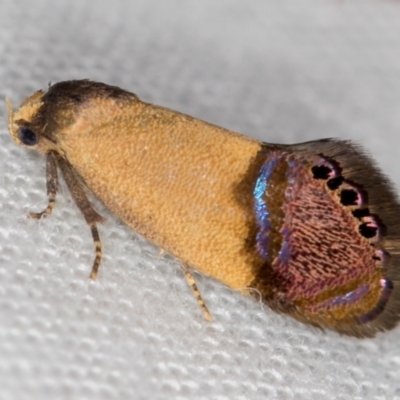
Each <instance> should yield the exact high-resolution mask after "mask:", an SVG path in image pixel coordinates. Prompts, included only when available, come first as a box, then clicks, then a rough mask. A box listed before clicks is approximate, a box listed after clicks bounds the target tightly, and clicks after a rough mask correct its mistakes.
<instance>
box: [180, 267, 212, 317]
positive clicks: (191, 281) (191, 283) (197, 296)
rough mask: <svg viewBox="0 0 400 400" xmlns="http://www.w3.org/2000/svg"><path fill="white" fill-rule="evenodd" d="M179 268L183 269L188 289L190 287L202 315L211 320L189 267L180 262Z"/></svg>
mask: <svg viewBox="0 0 400 400" xmlns="http://www.w3.org/2000/svg"><path fill="white" fill-rule="evenodd" d="M181 268H182V271H183V274H184V275H185V278H186V281H187V283H188V284H189V286H190V289H192V293H193V296H194V297H195V299H196V301H197V304H198V305H199V307H200V310H201V313H202V314H203V317H204V319H205V320H207V321H212V317H211V314H210V311H208V308H207V306H206V304H205V303H204V300H203V298H202V297H201V293H200V291H199V289H198V287H197V285H196V281H195V280H194V277H193V275H192V273H191V272H190V271H189V268H188V266H187V265H186V264H182V263H181Z"/></svg>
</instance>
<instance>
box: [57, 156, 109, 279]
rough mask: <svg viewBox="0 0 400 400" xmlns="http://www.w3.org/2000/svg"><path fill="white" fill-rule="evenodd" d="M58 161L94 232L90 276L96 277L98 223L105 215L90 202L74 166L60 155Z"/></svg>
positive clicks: (79, 206) (99, 247)
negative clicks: (93, 255)
mask: <svg viewBox="0 0 400 400" xmlns="http://www.w3.org/2000/svg"><path fill="white" fill-rule="evenodd" d="M57 161H58V165H59V167H60V169H61V172H62V174H63V176H64V179H65V182H66V183H67V186H68V189H69V191H70V193H71V196H72V198H73V199H74V201H75V203H76V205H77V206H78V208H79V209H80V210H81V212H82V214H83V216H84V218H85V220H86V222H87V224H88V225H89V226H90V230H91V232H92V237H93V242H94V247H95V254H96V257H95V259H94V262H93V267H92V271H91V272H90V275H89V277H90V279H95V278H96V276H97V271H98V269H99V266H100V262H101V257H102V251H101V242H100V236H99V231H98V230H97V225H96V223H97V222H103V217H102V216H101V215H99V214H98V213H97V212H96V211H95V210H94V208H93V207H92V205H91V204H90V201H89V199H88V198H87V196H86V193H85V191H84V190H83V187H82V184H81V183H80V182H79V181H78V179H77V178H76V176H75V173H74V171H73V169H72V167H71V166H70V165H69V164H68V163H67V162H66V161H65V160H64V159H63V158H61V157H60V156H58V158H57Z"/></svg>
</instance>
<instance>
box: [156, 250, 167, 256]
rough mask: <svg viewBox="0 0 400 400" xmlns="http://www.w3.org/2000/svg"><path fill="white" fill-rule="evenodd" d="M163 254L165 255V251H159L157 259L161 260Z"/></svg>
mask: <svg viewBox="0 0 400 400" xmlns="http://www.w3.org/2000/svg"><path fill="white" fill-rule="evenodd" d="M164 253H165V250H164V249H160V251H159V252H158V256H157V258H161V257H162V256H163V255H164Z"/></svg>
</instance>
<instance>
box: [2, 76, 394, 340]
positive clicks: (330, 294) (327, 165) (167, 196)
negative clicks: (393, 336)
mask: <svg viewBox="0 0 400 400" xmlns="http://www.w3.org/2000/svg"><path fill="white" fill-rule="evenodd" d="M7 106H8V112H9V116H8V126H9V131H10V134H11V137H12V138H13V140H14V141H16V142H17V143H18V144H21V145H24V146H26V147H30V148H32V149H34V150H37V151H39V152H40V153H43V154H45V155H46V159H47V161H46V163H47V164H46V171H47V172H46V178H47V192H48V198H49V202H48V206H47V208H46V209H45V210H44V211H43V212H41V213H31V214H30V215H31V216H32V217H34V218H40V217H42V216H46V215H48V214H50V213H51V211H52V209H53V207H54V205H55V197H56V192H57V186H58V177H57V176H58V170H59V171H60V172H61V175H62V176H63V177H64V179H65V181H66V183H67V186H68V188H69V190H70V192H71V195H72V197H73V198H74V200H75V202H76V204H77V206H78V207H79V209H80V210H81V212H82V214H83V216H84V218H85V220H86V222H87V223H88V225H89V226H90V228H91V232H92V235H93V240H94V244H95V249H96V255H95V260H94V264H93V267H92V271H91V274H90V277H91V278H95V277H96V275H97V271H98V268H99V265H100V262H101V256H102V252H101V242H100V238H99V234H98V231H97V223H100V222H102V220H103V219H102V217H101V216H100V215H99V214H98V213H97V212H96V211H95V210H94V209H93V207H92V205H91V204H90V202H89V200H88V198H87V195H86V192H87V190H88V189H89V190H90V191H92V192H93V193H94V194H95V195H96V196H97V197H98V198H99V199H100V200H101V201H102V202H103V203H104V204H105V205H106V206H107V207H108V208H109V209H110V210H111V211H112V212H113V213H115V215H117V216H118V217H119V218H121V219H122V220H123V221H124V222H125V223H126V224H127V225H129V226H130V227H132V229H134V230H135V231H137V232H139V233H140V234H142V235H144V236H145V237H146V238H148V239H149V240H151V241H153V242H154V243H155V244H157V245H158V246H160V247H161V248H162V249H164V250H166V251H168V252H170V253H172V254H173V255H175V256H176V257H177V258H178V259H179V260H180V262H181V265H182V268H183V272H184V274H185V277H186V278H187V280H188V282H189V284H190V286H191V288H192V290H193V293H194V295H195V297H196V298H197V301H198V303H199V305H200V307H201V310H202V312H203V315H204V316H205V318H207V319H210V314H209V312H208V310H207V308H206V306H205V304H204V302H203V300H202V298H201V295H200V293H199V291H198V290H197V287H196V284H195V281H194V279H193V277H192V275H191V272H190V268H195V269H197V270H199V271H202V272H203V273H205V274H208V275H211V276H213V277H215V278H216V279H219V280H220V281H221V282H223V283H225V284H226V285H228V286H229V287H231V288H233V289H237V290H240V291H241V292H242V293H244V294H249V295H252V296H254V297H256V298H259V297H260V296H261V299H262V300H263V301H264V302H265V303H266V304H267V305H269V306H270V307H271V308H272V309H274V310H276V311H278V312H283V313H286V314H289V315H291V316H292V317H294V318H296V319H298V320H300V321H302V322H305V323H309V324H312V325H314V326H318V327H320V328H328V329H332V330H335V331H337V332H339V333H341V334H348V335H353V336H357V337H369V336H374V335H375V334H376V332H378V331H383V330H386V329H391V328H393V327H394V326H395V325H396V324H397V322H398V320H399V312H400V306H399V297H400V294H399V293H400V292H399V289H398V286H399V264H400V260H399V257H400V256H399V254H400V246H399V243H400V242H399V222H400V206H399V202H398V199H397V196H396V194H395V193H394V191H393V190H392V188H391V184H390V182H389V181H388V180H387V178H386V177H385V176H384V175H383V174H382V173H381V172H380V171H379V170H378V168H377V167H376V166H375V165H374V163H373V161H372V160H371V159H370V158H369V157H368V156H366V155H365V153H364V152H363V151H362V150H361V149H360V148H359V147H358V146H356V145H354V144H352V143H351V142H348V141H339V140H330V139H324V140H318V141H313V142H307V143H300V144H293V145H275V144H268V143H263V142H260V141H257V140H254V139H250V138H248V137H245V136H243V135H240V134H238V133H235V132H231V131H229V130H226V129H223V128H220V127H217V126H215V125H212V124H209V123H207V122H204V121H201V120H198V119H195V118H192V117H190V116H188V115H184V114H181V113H179V112H176V111H172V110H169V109H167V108H164V107H160V106H155V105H152V104H148V103H144V102H142V101H140V100H139V98H138V97H137V96H136V95H135V94H133V93H130V92H127V91H125V90H122V89H120V88H118V87H114V86H109V85H106V84H103V83H98V82H92V81H89V80H77V81H66V82H60V83H57V84H54V85H52V86H50V87H49V88H48V90H47V91H41V90H39V91H37V92H35V93H34V94H33V95H31V96H29V97H27V98H26V99H25V100H24V101H23V102H22V103H21V104H20V106H19V108H18V109H17V110H16V111H13V108H12V106H11V104H10V101H9V100H7Z"/></svg>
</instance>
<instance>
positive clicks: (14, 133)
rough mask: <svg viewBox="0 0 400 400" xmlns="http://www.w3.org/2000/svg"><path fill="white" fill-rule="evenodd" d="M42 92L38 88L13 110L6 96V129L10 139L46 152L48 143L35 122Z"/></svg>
mask: <svg viewBox="0 0 400 400" xmlns="http://www.w3.org/2000/svg"><path fill="white" fill-rule="evenodd" d="M43 94H44V92H43V91H42V90H38V91H37V92H35V93H33V94H32V95H31V96H28V97H26V98H25V99H24V100H23V102H22V103H21V104H20V106H19V107H18V109H17V110H16V111H14V110H13V107H12V105H11V101H10V99H8V98H6V104H7V108H8V130H9V132H10V135H11V137H12V139H13V140H14V141H15V142H16V143H18V144H19V145H21V146H26V147H30V148H33V149H35V150H37V151H39V152H42V153H46V152H47V151H49V150H50V148H51V146H50V143H49V142H48V141H47V140H45V138H44V137H43V135H42V129H40V127H39V126H38V124H37V123H36V120H37V115H38V114H39V113H40V108H41V107H42V105H43V101H42V97H43Z"/></svg>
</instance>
